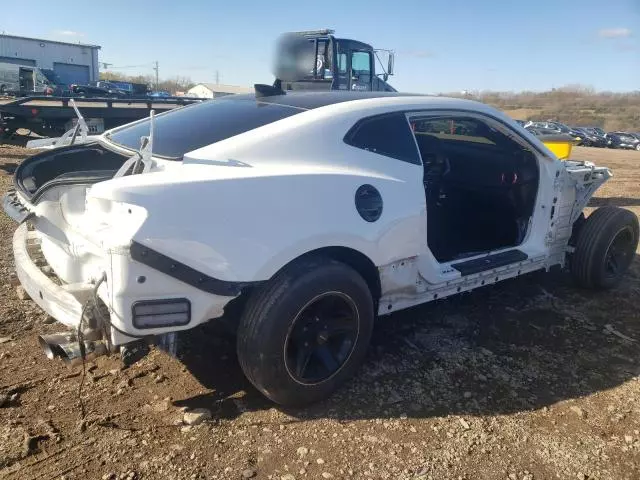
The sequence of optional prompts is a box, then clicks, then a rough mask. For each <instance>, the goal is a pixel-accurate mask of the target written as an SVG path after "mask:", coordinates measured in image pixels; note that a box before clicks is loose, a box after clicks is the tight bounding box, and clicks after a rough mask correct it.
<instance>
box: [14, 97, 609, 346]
mask: <svg viewBox="0 0 640 480" xmlns="http://www.w3.org/2000/svg"><path fill="white" fill-rule="evenodd" d="M215 101H217V102H219V101H221V100H215ZM225 101H229V100H225ZM239 101H247V100H239ZM254 101H255V100H254ZM187 108H192V107H187ZM443 110H444V111H446V110H456V111H460V110H462V111H464V112H466V113H468V114H470V115H471V114H473V115H481V116H482V115H485V116H486V117H487V118H494V119H498V120H499V123H500V122H505V125H506V126H503V127H501V128H505V130H506V131H508V133H509V134H510V135H514V136H516V137H517V141H518V142H521V143H522V144H523V145H528V146H530V147H531V150H532V151H533V152H535V156H536V161H537V163H538V168H539V180H538V182H539V184H538V189H537V196H536V200H535V208H534V213H533V215H532V216H531V219H530V223H529V225H528V227H527V232H526V236H525V238H524V240H523V241H522V242H521V243H520V244H519V245H517V246H516V247H509V248H503V249H497V250H495V251H486V252H482V253H481V254H477V255H471V256H468V257H467V258H464V259H456V260H451V261H446V262H438V261H437V260H436V258H435V257H434V255H433V254H432V252H431V251H430V249H429V246H428V242H427V228H426V225H427V222H426V217H427V208H426V203H425V202H426V200H425V190H424V185H423V181H422V178H423V174H422V173H423V166H422V165H417V164H411V163H407V162H402V161H396V160H393V159H390V158H389V157H385V156H382V155H379V154H377V153H374V152H371V151H366V150H363V149H359V148H354V147H352V146H349V145H347V144H346V143H345V142H344V141H343V138H344V137H345V134H346V132H347V131H349V129H351V128H352V126H353V125H354V124H356V122H358V121H360V120H361V119H362V118H365V117H369V116H372V115H381V114H386V113H389V112H397V111H403V112H404V111H421V112H426V113H428V112H430V111H443ZM169 114H171V113H169ZM169 114H163V115H169ZM150 124H151V127H150V132H149V135H148V137H147V138H146V140H144V141H143V147H142V148H141V149H140V151H139V152H135V151H132V149H130V148H124V147H122V146H121V145H117V144H115V143H114V142H113V141H112V140H111V139H110V137H109V136H108V135H103V136H100V137H99V139H98V141H96V142H92V141H89V142H85V143H83V144H81V145H70V146H64V147H59V148H55V149H53V150H50V151H45V152H42V153H39V154H37V155H35V156H33V157H31V158H29V159H27V160H25V161H24V162H23V163H22V164H21V166H20V167H19V168H18V169H17V170H16V175H15V179H14V182H15V191H12V192H10V194H9V196H8V197H7V198H6V199H5V210H6V211H7V212H8V213H9V215H11V216H12V218H14V219H16V220H17V221H19V222H21V225H20V227H19V228H18V229H17V231H16V234H15V236H14V252H15V253H16V270H17V274H18V277H19V279H20V282H21V283H22V284H23V286H24V288H25V290H26V291H27V293H28V294H29V295H30V296H31V298H33V300H34V301H35V302H36V303H38V304H39V305H40V306H41V307H42V308H43V309H44V310H45V311H46V312H47V313H49V314H50V315H52V316H53V317H55V318H56V319H57V320H59V321H60V322H62V323H64V324H66V325H68V326H69V327H74V328H75V327H77V326H78V324H79V322H80V318H81V312H82V310H83V307H84V306H85V305H86V304H87V302H88V301H90V300H91V299H92V298H93V297H94V296H97V297H98V298H99V299H100V300H101V302H102V303H103V304H104V305H106V307H107V308H108V312H109V315H108V319H106V321H108V327H109V329H110V337H111V338H110V341H111V342H112V343H113V344H114V345H121V344H125V343H128V342H131V341H133V340H135V339H137V338H139V337H144V336H149V335H160V334H164V333H168V332H176V331H180V330H185V329H190V328H193V327H195V326H197V325H199V324H201V323H203V322H206V321H208V320H211V319H215V318H219V317H221V316H222V315H223V314H224V312H225V307H226V306H227V304H228V303H229V302H230V301H231V300H232V299H233V298H235V297H237V296H238V295H240V294H241V293H242V292H243V291H244V290H245V289H246V288H251V287H253V286H257V285H260V284H261V283H262V282H265V281H268V280H269V279H270V278H272V277H273V276H274V275H275V274H276V273H277V272H278V271H280V270H281V269H282V268H283V267H284V266H286V265H288V264H289V263H290V262H292V261H294V260H295V259H297V258H299V257H301V256H303V255H306V254H308V253H309V252H314V251H317V250H320V249H324V248H327V247H330V248H343V249H348V250H349V251H355V252H358V253H359V254H360V255H362V256H364V257H366V258H367V259H368V260H369V261H370V262H371V263H372V264H373V265H375V267H376V268H377V269H378V272H379V276H380V285H381V292H380V294H381V295H380V298H379V302H378V313H379V314H380V315H383V314H387V313H390V312H393V311H396V310H399V309H402V308H407V307H410V306H412V305H417V304H420V303H424V302H428V301H433V300H436V299H439V298H443V297H446V296H449V295H453V294H455V293H460V292H463V291H468V290H472V289H474V288H477V287H480V286H482V285H487V284H490V283H495V282H498V281H501V280H504V279H507V278H512V277H516V276H519V275H523V274H525V273H528V272H531V271H534V270H538V269H548V268H549V267H551V266H553V265H563V264H564V262H565V256H566V253H567V249H568V241H569V238H570V237H571V232H572V226H573V223H574V222H575V220H576V219H577V218H578V216H579V215H580V213H581V212H582V209H583V208H584V206H585V205H586V203H587V202H588V200H589V198H590V197H591V195H592V194H593V192H594V191H595V190H596V189H597V188H598V187H599V186H600V185H601V184H602V183H603V182H605V181H606V180H607V179H608V178H609V177H610V176H611V173H610V172H609V170H608V169H606V168H603V167H595V166H594V165H592V164H590V163H587V162H572V161H564V162H563V161H560V160H558V159H557V158H556V157H554V155H553V154H552V153H551V152H550V151H549V150H547V149H546V148H545V147H544V145H543V144H542V143H540V142H539V141H537V140H535V139H534V138H530V136H529V135H528V134H527V133H526V132H525V131H524V130H522V132H523V133H519V132H520V130H521V129H520V128H519V126H517V125H516V124H515V123H513V122H511V121H510V120H509V119H507V117H505V116H503V115H501V114H500V113H499V112H496V111H495V110H493V109H492V108H490V107H487V106H484V105H481V104H477V103H475V102H467V101H463V100H453V99H442V98H428V97H390V98H375V99H367V100H356V101H345V102H342V103H337V104H332V105H328V106H324V107H320V108H315V109H310V110H307V111H304V112H301V113H297V114H295V115H293V116H289V117H286V118H282V119H280V120H277V121H274V122H271V123H268V124H266V125H263V126H259V127H258V128H255V129H252V130H249V131H247V132H244V133H240V134H237V135H233V136H231V137H229V138H226V139H223V140H220V141H217V142H215V143H212V144H210V145H206V146H204V147H202V148H197V149H194V150H192V151H190V152H187V153H185V154H184V156H183V157H182V158H181V159H179V160H169V159H167V158H163V157H162V156H159V155H157V154H155V152H156V150H155V148H154V137H155V136H156V135H157V132H156V133H155V134H154V131H153V125H154V122H153V120H152V121H151V122H150ZM319 127H321V128H322V130H323V132H324V133H323V135H319V134H318V128H319ZM121 128H127V127H121ZM117 130H118V129H116V131H117ZM362 185H372V186H373V187H375V188H376V189H377V190H378V191H379V192H381V195H382V198H383V200H384V207H383V214H382V216H381V217H380V220H379V221H374V222H367V221H364V220H363V219H362V218H361V217H360V216H359V214H358V212H357V211H356V209H355V208H353V206H354V192H355V191H356V190H357V189H358V188H359V187H360V186H362ZM27 223H29V224H30V225H31V226H32V229H31V230H29V229H28V228H27ZM38 245H39V250H40V251H41V252H42V255H43V256H44V258H45V259H46V262H47V263H48V264H49V266H50V267H51V270H52V271H53V272H55V278H52V277H51V275H46V274H44V273H43V272H42V271H41V269H40V267H39V266H37V265H36V263H35V262H34V260H33V258H32V256H33V255H32V254H31V253H30V252H29V248H30V246H35V247H37V246H38ZM102 280H104V281H102ZM97 285H98V286H97ZM154 315H155V316H156V317H154ZM160 317H161V318H162V319H163V323H162V324H159V325H156V326H154V323H153V322H154V318H160ZM185 318H186V321H184V319H185ZM145 322H146V323H145Z"/></svg>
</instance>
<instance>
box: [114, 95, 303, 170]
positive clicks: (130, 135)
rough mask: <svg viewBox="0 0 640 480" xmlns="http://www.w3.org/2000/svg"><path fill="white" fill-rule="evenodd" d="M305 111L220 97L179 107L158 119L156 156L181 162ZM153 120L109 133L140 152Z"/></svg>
mask: <svg viewBox="0 0 640 480" xmlns="http://www.w3.org/2000/svg"><path fill="white" fill-rule="evenodd" d="M304 110H305V109H301V108H296V107H291V106H287V105H279V104H274V103H264V102H259V101H256V100H255V97H253V96H251V97H243V98H237V97H235V96H233V98H219V99H215V100H208V101H205V102H202V103H198V104H193V105H188V106H186V107H182V108H177V109H175V110H171V111H169V112H167V113H163V114H161V115H158V116H157V117H155V119H154V134H153V155H154V156H158V157H163V158H167V159H172V160H181V159H182V157H183V156H184V154H185V153H187V152H190V151H192V150H196V149H198V148H202V147H205V146H207V145H210V144H212V143H216V142H219V141H221V140H225V139H227V138H230V137H233V136H235V135H239V134H241V133H245V132H248V131H249V130H253V129H255V128H258V127H262V126H264V125H267V124H269V123H273V122H276V121H278V120H282V119H284V118H286V117H289V116H291V115H295V114H296V113H300V112H303V111H304ZM149 122H150V120H149V119H145V120H142V121H140V122H137V123H135V124H132V125H129V126H125V127H122V128H119V129H116V130H114V131H113V132H111V133H107V135H106V137H107V138H108V139H109V140H110V141H111V142H113V143H115V144H117V145H119V146H122V147H125V148H128V149H130V150H133V151H137V150H138V149H139V148H140V139H141V137H144V136H148V135H149Z"/></svg>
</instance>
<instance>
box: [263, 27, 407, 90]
mask: <svg viewBox="0 0 640 480" xmlns="http://www.w3.org/2000/svg"><path fill="white" fill-rule="evenodd" d="M334 34H335V30H333V29H328V28H327V29H322V30H308V31H298V32H290V33H286V34H284V35H282V36H281V37H280V39H279V42H278V47H277V50H276V58H275V62H274V64H275V66H274V75H275V76H276V80H275V82H274V87H277V88H281V89H282V90H285V91H286V90H351V91H387V92H395V91H396V90H395V89H394V88H393V87H392V86H391V85H389V84H388V83H387V80H388V78H389V76H390V75H393V67H394V60H395V53H394V52H393V51H392V50H387V49H375V48H373V47H372V46H371V45H369V44H367V43H364V42H361V41H358V40H352V39H347V38H338V37H336V36H335V35H334ZM383 60H386V62H383ZM385 63H386V65H385ZM376 65H377V66H378V67H379V68H380V70H381V71H380V72H379V73H377V72H376Z"/></svg>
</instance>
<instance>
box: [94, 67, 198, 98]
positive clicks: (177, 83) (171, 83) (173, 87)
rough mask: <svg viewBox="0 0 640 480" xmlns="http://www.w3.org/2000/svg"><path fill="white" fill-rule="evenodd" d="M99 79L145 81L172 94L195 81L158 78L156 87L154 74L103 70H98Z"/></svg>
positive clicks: (152, 86) (186, 88) (180, 78)
mask: <svg viewBox="0 0 640 480" xmlns="http://www.w3.org/2000/svg"><path fill="white" fill-rule="evenodd" d="M100 80H106V81H115V82H132V83H145V84H147V85H149V86H150V87H151V88H153V89H154V90H156V89H157V90H164V91H167V92H169V93H171V94H172V95H175V93H176V92H184V91H187V90H189V89H190V88H191V87H193V86H194V85H195V83H194V82H193V81H192V80H191V79H190V78H189V77H180V76H176V77H175V78H168V79H164V80H160V82H159V83H158V86H157V87H156V85H155V83H156V77H155V76H154V75H125V74H124V73H119V72H111V71H108V70H107V71H105V72H100Z"/></svg>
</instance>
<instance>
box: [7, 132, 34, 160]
mask: <svg viewBox="0 0 640 480" xmlns="http://www.w3.org/2000/svg"><path fill="white" fill-rule="evenodd" d="M36 138H38V137H34V136H31V135H2V134H0V144H2V145H14V146H16V147H26V146H27V142H28V141H29V140H34V139H36ZM24 157H25V156H24V155H21V156H20V157H16V158H20V159H22V158H24Z"/></svg>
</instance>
